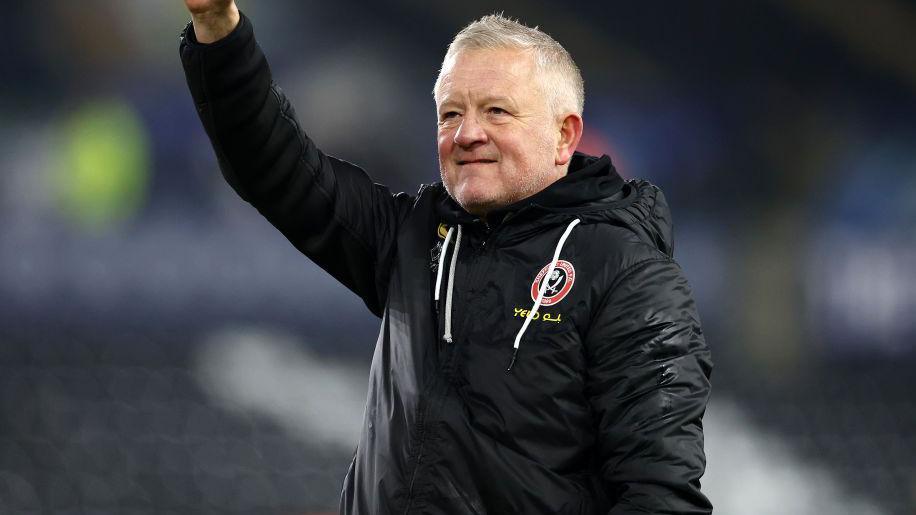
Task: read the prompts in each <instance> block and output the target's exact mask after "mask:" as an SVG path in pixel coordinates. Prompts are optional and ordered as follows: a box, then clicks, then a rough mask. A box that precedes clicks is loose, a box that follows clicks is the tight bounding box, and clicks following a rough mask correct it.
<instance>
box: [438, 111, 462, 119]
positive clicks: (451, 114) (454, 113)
mask: <svg viewBox="0 0 916 515" xmlns="http://www.w3.org/2000/svg"><path fill="white" fill-rule="evenodd" d="M458 114H459V113H458V111H446V112H444V113H442V114H441V115H439V119H440V120H443V121H444V120H451V119H452V118H455V117H457V116H458Z"/></svg>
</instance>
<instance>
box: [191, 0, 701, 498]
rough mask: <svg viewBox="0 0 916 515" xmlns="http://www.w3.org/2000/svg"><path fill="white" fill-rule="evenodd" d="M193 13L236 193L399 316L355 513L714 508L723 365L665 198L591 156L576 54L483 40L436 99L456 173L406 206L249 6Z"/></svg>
mask: <svg viewBox="0 0 916 515" xmlns="http://www.w3.org/2000/svg"><path fill="white" fill-rule="evenodd" d="M185 1H186V4H187V6H188V8H189V9H190V11H191V13H192V20H193V21H192V24H190V25H189V26H188V28H187V29H186V30H185V33H184V34H183V37H182V43H181V57H182V61H183V63H184V67H185V72H186V74H187V79H188V85H189V87H190V89H191V93H192V96H193V97H194V101H195V104H196V106H197V110H198V113H199V114H200V118H201V121H202V122H203V125H204V127H205V129H206V131H207V133H208V135H209V136H210V139H211V141H212V143H213V147H214V150H215V151H216V155H217V157H218V160H219V163H220V167H221V169H222V172H223V175H224V176H225V178H226V180H227V181H228V182H229V183H230V184H231V185H232V187H233V188H234V189H235V190H236V191H237V192H238V194H239V195H240V196H241V197H242V198H243V199H245V200H247V201H248V202H250V203H251V204H253V205H254V206H255V207H256V208H257V209H258V210H259V211H260V212H261V213H262V214H263V215H264V216H266V217H267V218H268V220H270V222H271V223H273V224H274V225H275V226H276V227H277V228H278V229H279V230H280V231H282V232H283V234H284V235H285V236H286V237H287V238H289V240H290V241H291V242H292V243H293V245H295V246H296V248H298V249H299V250H300V251H302V252H303V253H304V254H305V255H307V256H308V257H309V258H311V259H312V260H313V261H314V262H315V263H317V264H318V265H319V266H321V267H322V268H324V269H325V270H326V271H328V272H329V273H330V274H332V275H333V276H334V277H335V278H337V279H338V280H339V281H340V282H341V283H343V284H344V285H345V286H346V287H348V288H349V289H351V290H352V291H354V292H355V293H356V294H358V295H359V296H360V297H361V298H362V299H363V300H364V301H365V303H366V305H367V306H368V307H369V309H370V311H372V312H373V313H374V314H376V315H377V316H379V317H381V319H382V327H381V332H380V335H379V338H378V341H377V342H376V346H375V355H374V358H373V362H372V369H371V372H370V382H369V392H368V399H367V403H366V412H365V421H364V425H363V428H362V434H361V437H360V440H359V443H358V446H357V449H356V453H355V455H354V457H353V461H352V463H351V465H350V469H349V472H348V473H347V476H346V479H345V480H344V485H343V491H342V494H341V507H340V510H341V513H347V514H368V513H373V514H374V513H398V514H401V513H404V514H407V513H447V514H459V513H467V514H483V513H489V514H506V513H526V514H535V513H538V514H539V513H564V514H565V513H568V514H581V513H610V514H618V515H619V514H628V513H653V514H662V513H669V514H675V513H677V514H685V513H710V512H711V506H710V504H709V502H708V501H707V500H706V498H705V497H704V496H703V495H702V493H701V492H700V483H699V480H700V476H701V475H702V474H703V470H704V465H705V459H704V454H703V431H702V417H703V413H704V411H705V408H706V401H707V398H708V394H709V381H708V378H709V373H710V368H711V365H710V361H709V354H708V351H707V348H706V345H705V343H704V340H703V336H702V331H701V329H700V325H699V320H698V317H697V314H696V310H695V307H694V303H693V301H692V299H691V294H690V290H689V287H688V285H687V282H686V281H685V279H684V277H683V275H682V273H681V270H680V268H679V267H678V265H677V264H676V263H675V261H674V260H673V259H672V248H671V223H670V218H669V212H668V208H667V205H666V203H665V200H664V197H663V196H662V194H661V192H660V191H659V190H658V189H657V188H656V187H654V186H652V185H651V184H649V183H647V182H645V181H639V180H634V181H628V182H626V181H624V180H622V179H621V178H620V176H619V175H618V174H617V172H616V171H615V170H614V167H613V166H612V165H611V162H610V159H609V158H608V157H607V156H603V157H600V158H597V157H590V156H586V155H582V154H578V153H575V148H576V145H577V143H578V142H579V138H580V136H581V135H582V127H583V126H582V106H583V88H582V79H581V77H580V74H579V71H578V69H577V68H576V66H575V64H574V63H573V61H572V59H571V58H570V56H569V54H568V53H567V52H566V51H565V50H564V49H563V47H562V46H560V45H559V44H558V43H556V41H554V40H553V39H552V38H550V37H549V36H548V35H546V34H544V33H543V32H541V31H539V30H537V29H531V28H529V27H526V26H524V25H521V24H519V23H516V22H514V21H511V20H509V19H506V18H504V17H502V16H495V15H494V16H487V17H484V18H482V19H480V20H478V21H475V22H474V23H472V24H471V25H469V26H468V27H466V28H465V29H464V30H462V31H461V32H460V33H459V34H458V35H457V36H456V37H455V39H454V41H453V42H452V44H451V46H450V47H449V50H448V53H447V54H446V57H445V60H444V62H443V64H442V70H441V73H440V75H439V78H438V80H437V81H436V86H435V90H434V96H435V101H436V108H437V112H438V148H439V162H440V169H441V174H442V183H437V184H430V185H424V186H422V187H421V188H420V190H419V192H418V193H417V194H416V195H407V194H397V195H392V194H391V193H390V192H389V190H387V189H386V188H385V187H383V186H379V185H377V184H374V183H373V182H372V181H371V180H370V179H369V177H368V176H367V175H366V174H365V173H364V172H363V171H362V170H361V169H359V168H357V167H356V166H354V165H352V164H350V163H347V162H345V161H341V160H339V159H336V158H333V157H330V156H327V155H325V154H323V153H322V152H321V151H320V150H318V149H317V148H316V147H315V144H314V143H313V142H312V141H311V140H310V139H309V138H308V137H307V136H306V135H305V134H304V133H303V131H302V130H301V129H300V128H299V125H298V122H297V121H296V116H295V114H294V112H293V109H292V107H291V106H290V105H289V102H288V101H287V99H286V97H285V96H284V95H283V93H282V92H281V91H280V90H279V89H278V88H277V87H276V86H275V85H274V83H273V82H272V80H271V74H270V70H269V68H268V66H267V62H266V60H265V58H264V56H263V54H262V53H261V50H260V48H259V47H258V45H257V44H256V42H255V40H254V33H253V29H252V25H251V23H250V21H249V20H248V19H247V18H245V17H244V16H241V15H240V14H239V12H238V10H237V9H236V7H235V4H234V3H233V2H232V1H227V0H185ZM405 158H409V156H405Z"/></svg>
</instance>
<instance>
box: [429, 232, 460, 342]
mask: <svg viewBox="0 0 916 515" xmlns="http://www.w3.org/2000/svg"><path fill="white" fill-rule="evenodd" d="M454 231H455V228H454V227H449V229H448V233H446V235H445V241H444V242H442V251H441V252H439V263H438V264H437V268H438V271H437V272H436V293H435V295H433V300H435V301H436V303H438V302H439V289H440V288H441V287H442V270H443V268H444V267H443V266H442V262H443V261H445V254H446V252H447V251H448V244H449V242H450V241H452V233H453V232H454ZM459 247H461V226H460V225H459V226H458V235H457V236H456V237H455V250H453V251H452V261H451V262H450V263H449V267H448V286H446V290H445V334H443V335H442V339H443V340H445V341H446V342H448V343H452V292H453V291H454V290H455V263H456V262H457V261H458V248H459Z"/></svg>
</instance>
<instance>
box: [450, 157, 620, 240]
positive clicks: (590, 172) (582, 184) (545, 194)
mask: <svg viewBox="0 0 916 515" xmlns="http://www.w3.org/2000/svg"><path fill="white" fill-rule="evenodd" d="M623 185H624V180H623V178H621V177H620V174H618V173H617V169H615V168H614V165H613V164H612V163H611V158H610V157H608V156H607V155H602V156H601V157H595V156H590V155H587V154H583V153H580V152H576V153H575V154H573V158H572V161H571V162H570V164H569V171H568V173H567V174H566V175H565V176H564V177H562V178H560V179H559V180H557V181H555V182H554V183H552V184H551V185H549V186H547V187H546V188H544V189H543V190H541V191H539V192H537V193H535V194H534V195H531V196H530V197H527V198H524V199H522V200H519V201H518V202H515V203H513V204H510V205H508V206H505V207H502V208H499V209H495V210H493V211H491V212H490V213H489V214H488V215H487V222H488V224H489V225H491V226H492V225H498V224H500V223H502V222H503V221H505V220H506V218H507V217H509V216H510V215H512V216H513V217H515V216H518V215H519V214H520V213H522V212H533V211H536V209H531V208H540V209H541V210H545V211H548V212H554V211H563V212H568V211H579V210H588V209H589V208H594V207H596V206H600V205H605V204H607V203H608V202H610V201H614V200H616V199H617V198H619V195H618V193H620V191H621V189H622V188H623ZM440 214H441V215H442V217H443V218H444V219H445V220H447V221H451V222H454V223H473V222H475V221H479V219H478V218H477V217H476V216H474V215H472V214H470V213H468V212H467V211H465V210H464V208H462V207H461V206H460V205H458V203H457V202H455V200H454V199H452V198H451V196H448V195H445V196H444V198H443V202H442V203H440Z"/></svg>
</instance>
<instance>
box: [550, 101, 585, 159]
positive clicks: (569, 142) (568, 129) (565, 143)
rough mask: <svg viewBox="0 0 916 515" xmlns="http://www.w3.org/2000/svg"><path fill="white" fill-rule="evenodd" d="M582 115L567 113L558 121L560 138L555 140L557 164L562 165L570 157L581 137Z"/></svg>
mask: <svg viewBox="0 0 916 515" xmlns="http://www.w3.org/2000/svg"><path fill="white" fill-rule="evenodd" d="M582 129H583V124H582V117H581V116H579V115H578V114H576V113H569V114H567V115H566V116H565V117H564V118H563V120H562V121H561V122H560V140H559V141H558V142H557V154H556V162H555V164H556V165H557V166H564V165H566V164H567V163H569V160H570V159H572V156H573V152H575V151H576V147H578V146H579V140H580V139H581V138H582Z"/></svg>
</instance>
